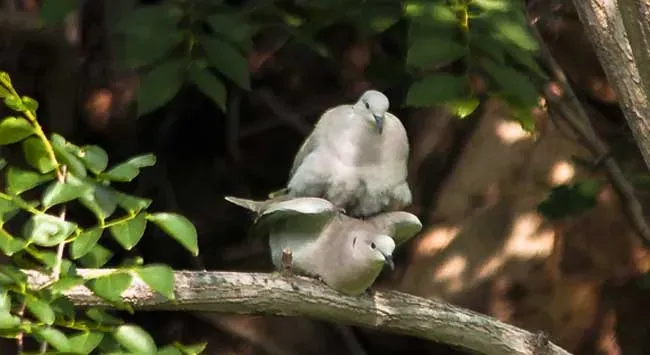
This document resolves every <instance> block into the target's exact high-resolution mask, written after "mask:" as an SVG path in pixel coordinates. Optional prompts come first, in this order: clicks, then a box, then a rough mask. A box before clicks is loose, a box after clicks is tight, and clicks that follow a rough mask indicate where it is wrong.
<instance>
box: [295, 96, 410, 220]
mask: <svg viewBox="0 0 650 355" xmlns="http://www.w3.org/2000/svg"><path fill="white" fill-rule="evenodd" d="M388 108H389V102H388V99H387V98H386V96H385V95H384V94H382V93H381V92H379V91H376V90H368V91H366V92H365V93H364V94H363V95H362V96H361V98H360V99H359V101H357V102H356V103H355V104H354V105H341V106H337V107H334V108H332V109H329V110H328V111H326V112H325V113H324V114H323V115H322V116H321V117H320V120H319V121H318V123H317V124H316V126H315V127H314V130H313V131H312V133H311V134H310V135H309V137H307V139H306V140H305V142H304V143H303V144H302V146H301V147H300V149H299V151H298V153H297V154H296V157H295V159H294V161H293V166H292V167H291V172H290V174H289V182H288V184H287V193H288V195H289V196H291V197H320V198H324V199H326V200H328V201H331V202H332V203H333V204H334V205H336V206H338V207H341V208H343V209H345V211H346V213H347V214H348V215H350V216H354V217H369V216H372V215H375V214H377V213H380V212H387V211H395V210H400V209H402V208H404V207H406V206H408V205H409V204H411V199H412V197H411V190H410V188H409V186H408V183H407V182H406V177H407V161H408V155H409V143H408V138H407V136H406V130H405V129H404V126H403V125H402V123H401V122H400V120H399V119H398V118H397V117H395V116H394V115H393V114H391V113H389V112H388Z"/></svg>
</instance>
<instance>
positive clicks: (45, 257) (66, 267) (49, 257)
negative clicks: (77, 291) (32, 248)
mask: <svg viewBox="0 0 650 355" xmlns="http://www.w3.org/2000/svg"><path fill="white" fill-rule="evenodd" d="M31 255H32V256H33V257H34V258H36V259H38V260H39V261H41V263H43V264H44V265H45V266H47V267H48V268H50V269H53V268H54V266H55V265H56V261H57V256H56V253H55V252H53V251H46V250H39V251H38V252H32V253H31ZM74 270H75V266H74V264H72V263H71V262H70V260H68V259H66V258H63V259H62V260H61V273H63V274H70V273H73V274H74V273H75V272H76V271H74Z"/></svg>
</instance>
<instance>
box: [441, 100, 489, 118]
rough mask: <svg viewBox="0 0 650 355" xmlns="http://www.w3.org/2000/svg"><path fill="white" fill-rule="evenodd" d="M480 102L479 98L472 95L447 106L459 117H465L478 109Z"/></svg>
mask: <svg viewBox="0 0 650 355" xmlns="http://www.w3.org/2000/svg"><path fill="white" fill-rule="evenodd" d="M480 103H481V102H480V101H479V99H477V98H473V97H472V98H467V99H465V100H457V101H453V102H450V103H449V104H447V108H448V109H449V110H450V111H451V112H452V113H453V114H454V115H456V116H457V117H459V118H465V117H467V116H469V115H471V114H472V113H473V112H474V111H476V109H477V108H478V105H479V104H480Z"/></svg>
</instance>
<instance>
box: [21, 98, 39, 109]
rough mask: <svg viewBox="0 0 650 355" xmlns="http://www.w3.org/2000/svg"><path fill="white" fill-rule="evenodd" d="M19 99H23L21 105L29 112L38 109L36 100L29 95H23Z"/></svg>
mask: <svg viewBox="0 0 650 355" xmlns="http://www.w3.org/2000/svg"><path fill="white" fill-rule="evenodd" d="M21 99H22V100H23V105H24V106H25V108H26V109H27V111H31V112H36V111H38V101H36V100H34V99H32V98H31V97H29V96H23V97H22V98H21Z"/></svg>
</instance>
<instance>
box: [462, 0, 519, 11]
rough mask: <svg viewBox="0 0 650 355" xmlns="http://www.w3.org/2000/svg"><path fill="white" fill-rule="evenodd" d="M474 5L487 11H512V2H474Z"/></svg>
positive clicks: (496, 0)
mask: <svg viewBox="0 0 650 355" xmlns="http://www.w3.org/2000/svg"><path fill="white" fill-rule="evenodd" d="M472 5H476V6H478V7H480V8H482V9H483V10H486V11H503V12H507V11H510V10H511V9H512V1H510V0H472Z"/></svg>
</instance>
